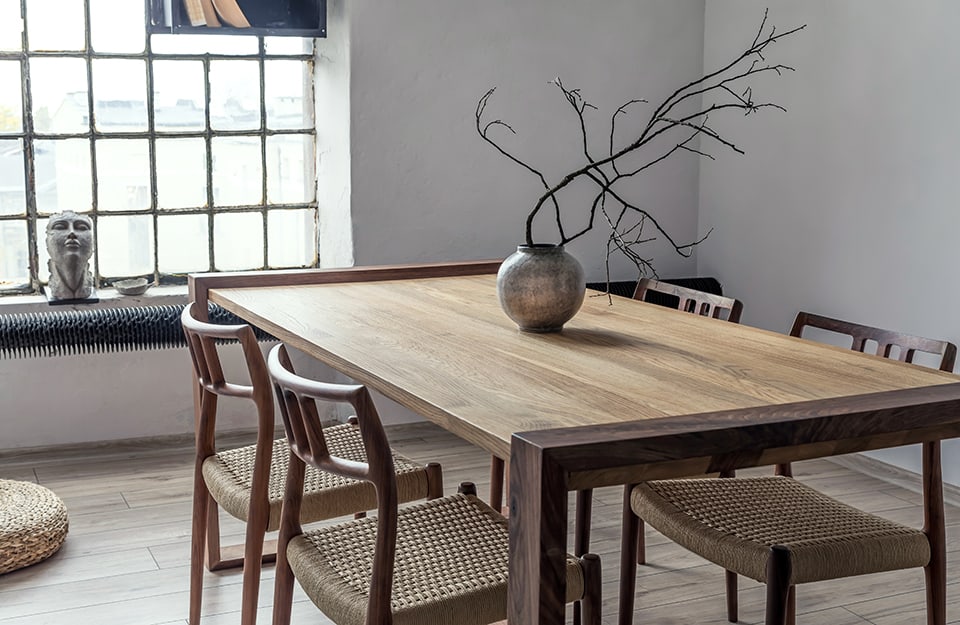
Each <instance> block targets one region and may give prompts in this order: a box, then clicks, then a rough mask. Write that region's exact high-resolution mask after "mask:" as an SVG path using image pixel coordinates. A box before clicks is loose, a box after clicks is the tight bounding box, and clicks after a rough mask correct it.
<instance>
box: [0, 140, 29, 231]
mask: <svg viewBox="0 0 960 625" xmlns="http://www.w3.org/2000/svg"><path fill="white" fill-rule="evenodd" d="M24 178H25V174H24V168H23V142H22V141H21V140H20V139H0V215H25V214H26V212H27V195H26V193H25V192H24V184H23V181H24Z"/></svg>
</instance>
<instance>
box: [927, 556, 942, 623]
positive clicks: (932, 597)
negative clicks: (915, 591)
mask: <svg viewBox="0 0 960 625" xmlns="http://www.w3.org/2000/svg"><path fill="white" fill-rule="evenodd" d="M923 576H924V583H925V584H926V587H927V625H944V624H945V623H946V622H947V563H946V559H945V558H944V555H943V554H942V553H939V552H938V551H937V550H934V551H933V553H932V554H931V557H930V563H929V564H927V566H925V567H924V568H923Z"/></svg>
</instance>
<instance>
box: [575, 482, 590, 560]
mask: <svg viewBox="0 0 960 625" xmlns="http://www.w3.org/2000/svg"><path fill="white" fill-rule="evenodd" d="M592 516H593V489H592V488H591V489H587V490H578V491H577V512H576V519H575V520H574V529H573V555H575V556H582V555H583V554H585V553H587V552H588V551H590V519H591V517H592Z"/></svg>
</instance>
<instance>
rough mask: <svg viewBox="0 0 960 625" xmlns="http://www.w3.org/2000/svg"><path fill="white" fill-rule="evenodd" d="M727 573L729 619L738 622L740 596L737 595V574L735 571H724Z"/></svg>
mask: <svg viewBox="0 0 960 625" xmlns="http://www.w3.org/2000/svg"><path fill="white" fill-rule="evenodd" d="M724 573H726V587H727V620H728V621H730V622H731V623H736V622H737V620H738V618H739V617H738V612H739V605H738V597H737V574H736V573H734V572H733V571H724Z"/></svg>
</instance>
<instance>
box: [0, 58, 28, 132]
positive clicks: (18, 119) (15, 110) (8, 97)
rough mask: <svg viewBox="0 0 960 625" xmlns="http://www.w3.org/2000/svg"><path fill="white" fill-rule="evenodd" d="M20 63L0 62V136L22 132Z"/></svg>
mask: <svg viewBox="0 0 960 625" xmlns="http://www.w3.org/2000/svg"><path fill="white" fill-rule="evenodd" d="M22 93H23V89H22V87H21V80H20V61H0V134H3V133H6V132H21V131H22V130H23V115H22V111H23V104H22V99H21V94H22Z"/></svg>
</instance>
